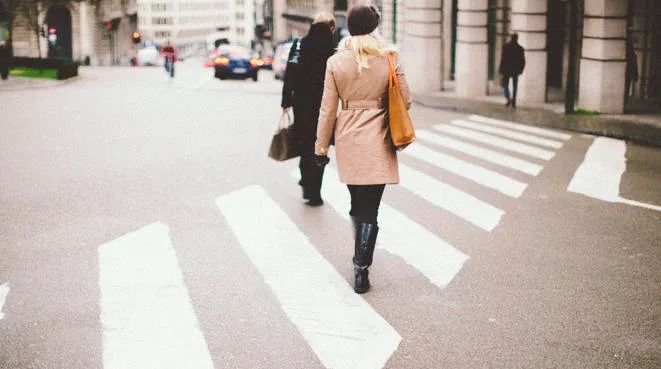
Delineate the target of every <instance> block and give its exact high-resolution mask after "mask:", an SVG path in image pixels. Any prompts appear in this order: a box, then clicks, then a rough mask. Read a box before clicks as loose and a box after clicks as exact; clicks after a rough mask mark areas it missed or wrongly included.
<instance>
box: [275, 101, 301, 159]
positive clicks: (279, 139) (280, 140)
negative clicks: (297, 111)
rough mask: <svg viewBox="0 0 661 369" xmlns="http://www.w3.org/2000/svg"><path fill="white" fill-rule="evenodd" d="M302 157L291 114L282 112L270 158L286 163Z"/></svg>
mask: <svg viewBox="0 0 661 369" xmlns="http://www.w3.org/2000/svg"><path fill="white" fill-rule="evenodd" d="M300 155H301V149H300V147H299V145H298V141H297V140H296V138H295V137H294V124H293V119H292V117H291V114H290V113H289V112H288V111H287V112H284V111H283V112H282V115H280V120H279V121H278V130H277V131H276V132H275V134H274V135H273V138H271V146H270V147H269V157H270V158H271V159H273V160H277V161H285V160H288V159H292V158H295V157H297V156H300Z"/></svg>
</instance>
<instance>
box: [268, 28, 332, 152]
mask: <svg viewBox="0 0 661 369" xmlns="http://www.w3.org/2000/svg"><path fill="white" fill-rule="evenodd" d="M300 42H301V45H300V48H301V49H300V63H299V64H298V65H296V66H291V65H289V64H288V65H287V69H286V71H285V76H284V78H283V79H284V84H283V87H282V103H281V106H282V107H289V106H293V107H294V122H295V125H294V134H295V135H296V137H297V138H298V139H299V140H300V142H301V145H302V150H303V151H305V152H307V151H312V152H313V151H314V142H315V141H316V137H317V120H318V119H319V108H320V107H321V97H322V96H323V92H324V77H325V75H326V61H327V60H328V58H329V57H331V56H332V55H333V54H334V53H335V44H334V42H333V33H332V32H331V30H330V27H329V26H328V25H326V24H313V25H312V26H311V27H310V31H309V32H308V34H307V35H306V36H305V37H303V39H301V40H300ZM294 52H295V51H294V48H293V47H292V50H291V51H290V56H293V53H294ZM290 67H291V68H290Z"/></svg>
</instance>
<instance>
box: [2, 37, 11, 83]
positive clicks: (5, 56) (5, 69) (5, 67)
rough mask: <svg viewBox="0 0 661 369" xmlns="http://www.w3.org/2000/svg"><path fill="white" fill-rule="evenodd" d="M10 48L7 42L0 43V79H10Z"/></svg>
mask: <svg viewBox="0 0 661 369" xmlns="http://www.w3.org/2000/svg"><path fill="white" fill-rule="evenodd" d="M9 59H10V58H9V48H8V47H7V44H6V42H5V41H0V78H2V79H3V80H6V79H7V78H9Z"/></svg>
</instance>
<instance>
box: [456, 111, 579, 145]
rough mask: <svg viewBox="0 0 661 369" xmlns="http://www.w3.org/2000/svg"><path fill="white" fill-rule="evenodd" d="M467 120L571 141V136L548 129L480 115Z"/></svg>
mask: <svg viewBox="0 0 661 369" xmlns="http://www.w3.org/2000/svg"><path fill="white" fill-rule="evenodd" d="M468 119H470V120H472V121H476V122H482V123H487V124H491V125H494V126H498V127H504V128H509V129H514V130H517V131H521V132H528V133H534V134H536V135H539V136H546V137H552V138H559V139H561V140H569V139H571V135H570V134H567V133H562V132H556V131H552V130H549V129H544V128H538V127H530V126H527V125H524V124H518V123H514V122H509V121H506V120H500V119H494V118H488V117H483V116H481V115H471V116H470V117H468Z"/></svg>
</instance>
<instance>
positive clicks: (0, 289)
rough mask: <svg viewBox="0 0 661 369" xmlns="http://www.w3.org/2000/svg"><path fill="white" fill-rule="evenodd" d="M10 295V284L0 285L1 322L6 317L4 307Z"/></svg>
mask: <svg viewBox="0 0 661 369" xmlns="http://www.w3.org/2000/svg"><path fill="white" fill-rule="evenodd" d="M8 294H9V283H4V284H0V320H1V319H2V318H4V317H5V314H3V313H2V307H3V306H4V305H5V301H6V299H7V295H8Z"/></svg>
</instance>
